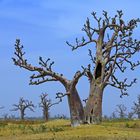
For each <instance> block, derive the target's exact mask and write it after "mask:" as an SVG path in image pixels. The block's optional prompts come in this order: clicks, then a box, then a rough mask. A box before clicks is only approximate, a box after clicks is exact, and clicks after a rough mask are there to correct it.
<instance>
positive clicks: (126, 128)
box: [0, 120, 140, 140]
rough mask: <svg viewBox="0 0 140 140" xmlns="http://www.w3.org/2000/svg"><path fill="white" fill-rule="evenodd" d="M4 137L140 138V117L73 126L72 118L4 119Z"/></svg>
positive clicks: (0, 124) (0, 136)
mask: <svg viewBox="0 0 140 140" xmlns="http://www.w3.org/2000/svg"><path fill="white" fill-rule="evenodd" d="M0 140H140V120H135V121H106V122H103V123H102V124H100V125H88V124H86V125H81V126H79V127H76V128H71V126H70V121H69V120H52V121H49V122H47V123H44V122H42V121H22V122H21V121H0Z"/></svg>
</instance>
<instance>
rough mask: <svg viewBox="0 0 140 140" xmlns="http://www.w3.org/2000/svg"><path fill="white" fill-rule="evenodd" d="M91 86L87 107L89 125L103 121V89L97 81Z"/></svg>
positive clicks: (86, 116)
mask: <svg viewBox="0 0 140 140" xmlns="http://www.w3.org/2000/svg"><path fill="white" fill-rule="evenodd" d="M92 82H93V83H91V84H90V95H89V99H88V101H87V104H86V107H85V121H86V122H87V123H96V124H97V123H100V122H101V120H102V97H103V89H102V87H101V85H100V84H98V82H97V81H92Z"/></svg>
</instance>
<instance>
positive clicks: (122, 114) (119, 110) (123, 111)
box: [115, 104, 127, 119]
mask: <svg viewBox="0 0 140 140" xmlns="http://www.w3.org/2000/svg"><path fill="white" fill-rule="evenodd" d="M126 110H127V108H126V107H125V106H124V105H123V104H119V105H117V108H116V110H115V112H116V113H117V114H118V117H119V118H120V119H124V118H126V117H127V113H126Z"/></svg>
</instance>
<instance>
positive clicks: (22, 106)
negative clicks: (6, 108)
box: [11, 97, 35, 120]
mask: <svg viewBox="0 0 140 140" xmlns="http://www.w3.org/2000/svg"><path fill="white" fill-rule="evenodd" d="M13 107H14V108H13V109H11V111H18V110H19V111H20V119H21V120H24V117H25V115H26V114H25V110H26V109H29V110H30V111H33V112H34V108H35V106H34V104H33V103H32V101H28V100H24V99H23V97H21V98H20V99H19V103H18V104H13Z"/></svg>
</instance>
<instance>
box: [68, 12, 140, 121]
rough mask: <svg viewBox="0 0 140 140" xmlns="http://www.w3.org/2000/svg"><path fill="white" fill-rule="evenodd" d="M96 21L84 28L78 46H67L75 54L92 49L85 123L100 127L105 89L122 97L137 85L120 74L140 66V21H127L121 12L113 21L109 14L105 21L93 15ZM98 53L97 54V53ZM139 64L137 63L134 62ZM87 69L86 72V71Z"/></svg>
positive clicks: (75, 44) (87, 70)
mask: <svg viewBox="0 0 140 140" xmlns="http://www.w3.org/2000/svg"><path fill="white" fill-rule="evenodd" d="M92 18H93V20H94V21H95V22H96V23H97V24H96V25H95V27H92V25H91V22H90V20H89V18H87V20H86V23H85V24H84V27H83V29H82V30H83V31H84V32H85V33H86V37H82V39H78V38H76V43H74V45H73V44H72V43H69V42H66V43H67V44H68V45H69V46H70V47H71V48H72V50H76V49H78V48H81V47H84V46H90V47H91V49H89V56H90V58H91V61H92V64H93V70H92V68H91V65H88V68H86V76H87V77H88V79H89V81H90V93H89V97H88V101H87V103H86V107H85V121H87V122H88V123H100V122H101V120H102V98H103V93H104V89H105V88H106V87H107V86H108V85H109V86H113V87H115V88H117V89H120V93H121V97H122V96H123V95H127V94H128V92H127V88H128V87H131V86H132V85H133V84H134V83H136V79H133V80H132V81H131V82H130V83H129V82H128V79H127V78H124V79H123V80H122V79H120V78H119V77H118V73H119V74H120V73H121V72H122V73H124V72H125V71H126V69H127V68H130V70H134V69H135V67H137V66H138V65H140V61H136V59H138V58H135V59H134V58H133V57H134V56H135V54H136V53H137V52H139V50H140V41H139V40H137V39H134V36H133V31H134V29H135V28H136V27H137V25H138V23H139V22H140V19H131V20H130V21H128V22H125V21H124V20H123V12H122V11H121V10H120V11H117V14H116V15H115V16H113V17H112V18H111V17H110V16H109V15H108V13H107V12H106V11H103V16H102V17H99V18H98V17H97V15H96V12H93V13H92ZM93 51H94V53H93ZM134 60H135V62H134ZM83 69H85V68H84V67H83Z"/></svg>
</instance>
